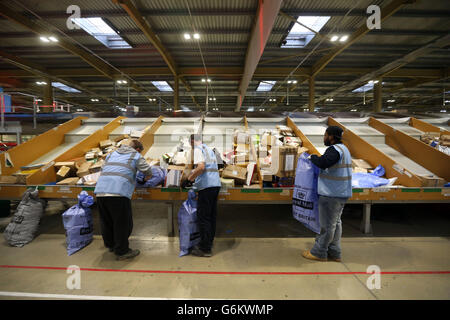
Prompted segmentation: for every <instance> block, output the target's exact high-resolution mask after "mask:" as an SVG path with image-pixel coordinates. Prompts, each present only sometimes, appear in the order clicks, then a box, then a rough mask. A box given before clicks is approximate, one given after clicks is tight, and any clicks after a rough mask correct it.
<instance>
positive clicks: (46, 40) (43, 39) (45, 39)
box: [39, 37, 50, 42]
mask: <svg viewBox="0 0 450 320" xmlns="http://www.w3.org/2000/svg"><path fill="white" fill-rule="evenodd" d="M39 39H41V41H43V42H50V40H48V39H47V37H39Z"/></svg>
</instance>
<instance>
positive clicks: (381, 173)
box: [371, 164, 386, 177]
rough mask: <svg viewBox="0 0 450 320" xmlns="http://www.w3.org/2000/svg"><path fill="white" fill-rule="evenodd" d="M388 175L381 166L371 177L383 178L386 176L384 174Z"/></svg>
mask: <svg viewBox="0 0 450 320" xmlns="http://www.w3.org/2000/svg"><path fill="white" fill-rule="evenodd" d="M385 173H386V171H385V170H384V167H383V166H382V165H381V164H379V165H378V166H377V167H376V168H375V169H374V170H373V172H372V173H371V175H373V176H376V177H382V176H384V174H385Z"/></svg>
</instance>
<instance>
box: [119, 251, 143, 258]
mask: <svg viewBox="0 0 450 320" xmlns="http://www.w3.org/2000/svg"><path fill="white" fill-rule="evenodd" d="M139 253H141V252H140V251H139V250H131V249H128V252H127V253H125V254H122V255H116V256H117V257H116V260H126V259H131V258H134V257H136V256H138V255H139Z"/></svg>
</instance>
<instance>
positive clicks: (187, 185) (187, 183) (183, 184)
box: [181, 180, 192, 189]
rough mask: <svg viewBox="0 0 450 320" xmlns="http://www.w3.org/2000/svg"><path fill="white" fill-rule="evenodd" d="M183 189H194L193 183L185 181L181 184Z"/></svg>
mask: <svg viewBox="0 0 450 320" xmlns="http://www.w3.org/2000/svg"><path fill="white" fill-rule="evenodd" d="M181 188H182V189H187V188H192V181H189V180H184V181H183V182H182V183H181Z"/></svg>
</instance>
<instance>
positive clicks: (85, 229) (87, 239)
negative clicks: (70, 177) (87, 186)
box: [62, 191, 94, 256]
mask: <svg viewBox="0 0 450 320" xmlns="http://www.w3.org/2000/svg"><path fill="white" fill-rule="evenodd" d="M93 203H94V198H93V197H92V196H90V195H89V194H88V193H87V192H86V191H81V193H80V194H79V195H78V203H77V204H76V205H74V206H72V207H70V208H69V209H67V211H66V212H64V213H63V214H62V218H63V223H64V229H66V243H67V254H68V255H69V256H70V255H72V254H74V253H75V252H77V251H79V250H81V249H82V248H84V247H86V246H87V245H88V244H90V243H91V242H92V239H93V237H94V226H93V222H92V213H91V209H90V208H89V207H90V206H92V204H93Z"/></svg>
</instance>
